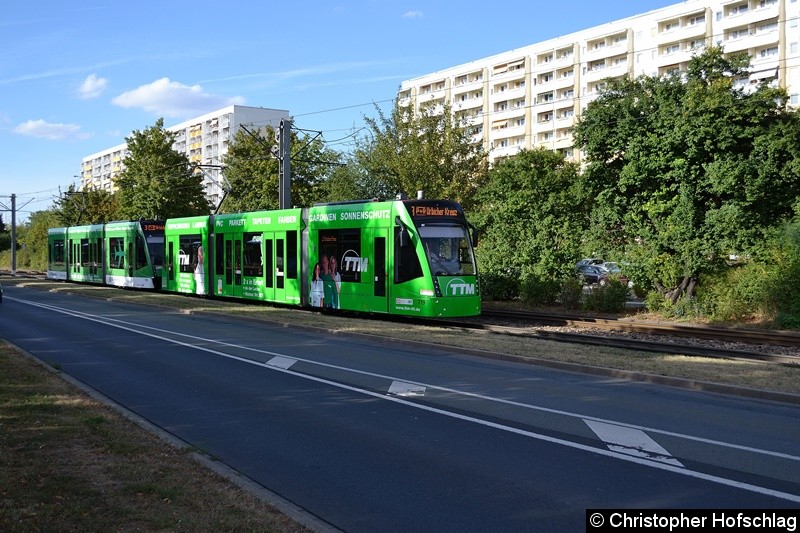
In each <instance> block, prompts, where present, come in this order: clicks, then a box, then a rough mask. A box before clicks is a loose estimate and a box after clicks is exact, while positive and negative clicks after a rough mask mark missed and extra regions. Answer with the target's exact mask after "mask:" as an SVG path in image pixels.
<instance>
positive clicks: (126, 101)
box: [112, 78, 244, 117]
mask: <svg viewBox="0 0 800 533" xmlns="http://www.w3.org/2000/svg"><path fill="white" fill-rule="evenodd" d="M112 103H114V104H115V105H118V106H120V107H124V108H132V107H136V108H140V109H144V110H145V111H147V112H149V113H153V114H154V115H158V116H163V117H190V116H194V115H201V114H203V113H208V112H210V111H213V110H215V109H218V108H220V107H225V106H228V105H233V104H237V105H240V104H244V98H243V97H241V96H235V97H232V98H229V97H226V96H220V95H216V94H210V93H207V92H205V91H203V88H202V87H201V86H200V85H191V86H189V85H184V84H182V83H178V82H175V81H170V79H169V78H161V79H159V80H156V81H154V82H153V83H149V84H147V85H142V86H141V87H137V88H136V89H133V90H132V91H127V92H124V93H122V94H121V95H119V96H117V97H116V98H114V99H113V100H112Z"/></svg>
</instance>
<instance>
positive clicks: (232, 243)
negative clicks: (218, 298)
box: [217, 234, 242, 297]
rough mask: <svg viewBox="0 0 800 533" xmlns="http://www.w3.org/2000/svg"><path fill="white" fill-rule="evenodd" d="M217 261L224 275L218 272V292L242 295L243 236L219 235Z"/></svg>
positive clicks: (226, 294)
mask: <svg viewBox="0 0 800 533" xmlns="http://www.w3.org/2000/svg"><path fill="white" fill-rule="evenodd" d="M220 252H222V254H220V255H218V256H217V263H218V264H220V263H221V266H222V276H220V272H217V276H218V278H217V279H218V281H217V294H220V293H221V294H223V295H225V296H235V297H241V296H242V236H241V235H237V234H233V235H231V234H222V235H217V254H219V253H220Z"/></svg>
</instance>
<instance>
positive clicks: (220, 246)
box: [214, 233, 230, 283]
mask: <svg viewBox="0 0 800 533" xmlns="http://www.w3.org/2000/svg"><path fill="white" fill-rule="evenodd" d="M216 239H217V244H216V250H215V251H214V265H215V266H214V271H215V273H216V275H217V276H221V275H222V273H223V272H225V236H224V235H223V234H222V233H219V234H217V237H216ZM227 283H230V281H228V282H227Z"/></svg>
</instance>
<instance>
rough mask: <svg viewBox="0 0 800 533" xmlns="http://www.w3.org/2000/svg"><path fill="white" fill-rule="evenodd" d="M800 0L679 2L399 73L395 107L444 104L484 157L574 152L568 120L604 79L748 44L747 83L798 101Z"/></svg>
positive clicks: (654, 70) (675, 65)
mask: <svg viewBox="0 0 800 533" xmlns="http://www.w3.org/2000/svg"><path fill="white" fill-rule="evenodd" d="M799 19H800V0H726V1H721V0H686V1H684V2H681V3H679V4H675V5H672V6H668V7H665V8H662V9H658V10H654V11H649V12H647V13H644V14H642V15H637V16H634V17H629V18H626V19H621V20H618V21H614V22H610V23H608V24H603V25H600V26H595V27H593V28H589V29H586V30H583V31H579V32H575V33H572V34H569V35H564V36H562V37H558V38H556V39H551V40H548V41H542V42H539V43H536V44H532V45H530V46H526V47H524V48H519V49H516V50H510V51H508V52H503V53H501V54H497V55H494V56H491V57H487V58H484V59H480V60H477V61H473V62H471V63H467V64H463V65H459V66H455V67H452V68H448V69H446V70H441V71H439V72H434V73H431V74H427V75H425V76H421V77H418V78H414V79H411V80H406V81H404V82H403V83H402V84H401V86H400V90H399V93H398V103H399V104H400V105H414V106H415V107H416V108H419V106H420V105H421V104H426V103H433V105H435V106H442V105H444V103H445V102H447V103H449V104H450V106H451V108H452V110H453V112H454V113H455V114H456V115H457V116H458V117H460V118H464V119H465V120H466V121H467V125H468V128H469V130H470V131H471V132H472V133H473V134H474V140H475V142H482V143H483V145H484V148H485V149H486V150H487V151H488V153H489V158H490V160H495V159H498V158H502V157H506V156H510V155H513V154H516V153H517V152H518V151H520V150H521V149H523V148H535V147H545V148H549V149H552V150H558V151H560V152H562V153H564V154H565V155H566V156H567V157H568V158H572V159H575V160H580V154H579V153H578V152H577V151H575V150H574V149H573V140H572V127H573V125H574V124H575V122H576V120H577V119H578V118H579V117H580V114H581V112H582V111H583V110H584V109H585V108H586V105H587V104H588V103H589V102H591V101H592V100H593V99H594V98H596V97H597V95H598V91H599V90H600V89H602V88H603V87H604V85H605V83H606V80H607V79H608V78H621V77H623V76H633V77H635V76H639V75H647V76H656V75H661V74H666V73H669V72H674V71H683V70H685V69H686V67H687V65H688V62H689V60H690V59H691V57H692V55H693V54H696V53H698V52H699V51H702V50H703V48H704V47H707V46H722V47H723V50H724V52H725V53H734V52H743V51H744V52H747V53H748V54H749V55H750V57H751V74H750V77H749V79H744V80H739V83H742V84H750V83H757V82H759V81H762V80H765V81H767V82H770V83H773V84H779V85H780V86H781V87H784V88H786V89H787V91H788V93H789V94H790V97H791V100H790V102H791V104H792V105H794V106H797V105H800V50H798V47H799V46H800V44H799V43H800V28H798V20H799Z"/></svg>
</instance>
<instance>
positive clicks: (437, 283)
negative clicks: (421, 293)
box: [433, 278, 442, 296]
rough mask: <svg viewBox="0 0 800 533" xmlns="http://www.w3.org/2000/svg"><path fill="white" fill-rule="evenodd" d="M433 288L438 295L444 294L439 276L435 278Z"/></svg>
mask: <svg viewBox="0 0 800 533" xmlns="http://www.w3.org/2000/svg"><path fill="white" fill-rule="evenodd" d="M433 288H434V290H435V291H436V296H441V295H442V288H441V287H439V279H438V278H433Z"/></svg>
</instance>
